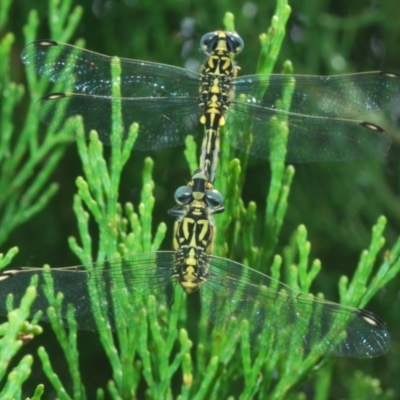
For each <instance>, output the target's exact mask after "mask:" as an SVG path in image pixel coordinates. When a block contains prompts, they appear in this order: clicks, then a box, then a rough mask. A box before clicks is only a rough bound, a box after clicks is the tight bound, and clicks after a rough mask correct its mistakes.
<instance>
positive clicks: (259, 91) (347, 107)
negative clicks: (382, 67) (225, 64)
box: [234, 71, 400, 119]
mask: <svg viewBox="0 0 400 400" xmlns="http://www.w3.org/2000/svg"><path fill="white" fill-rule="evenodd" d="M292 80H294V90H293V91H292V93H291V106H290V111H291V112H293V113H296V114H305V115H309V116H314V117H327V118H350V119H351V118H354V117H359V116H362V115H367V114H372V113H379V112H382V111H384V110H387V109H388V108H390V107H393V106H394V105H395V102H396V101H397V102H398V101H399V99H400V97H399V96H400V95H399V94H400V75H398V74H394V73H385V72H381V71H375V72H366V73H359V74H347V75H335V76H317V75H280V74H271V75H248V76H242V77H239V78H237V79H236V80H235V81H234V88H235V89H234V90H235V93H236V96H240V95H245V96H246V97H248V99H249V102H252V103H253V104H256V105H258V106H260V107H266V108H270V109H273V108H277V107H278V106H277V102H278V100H280V99H281V98H282V94H283V92H284V90H285V87H287V86H288V85H289V84H291V83H290V82H291V81H292ZM397 104H398V103H397Z"/></svg>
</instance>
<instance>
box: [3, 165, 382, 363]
mask: <svg viewBox="0 0 400 400" xmlns="http://www.w3.org/2000/svg"><path fill="white" fill-rule="evenodd" d="M175 200H176V203H177V204H176V205H175V207H174V208H172V209H171V210H170V214H171V215H172V216H174V217H176V218H177V220H176V222H175V227H174V240H173V243H174V245H173V247H174V251H157V252H151V253H141V254H134V255H130V256H126V257H122V258H119V259H115V260H108V261H104V262H99V263H95V264H92V265H89V266H86V267H89V268H86V267H85V266H73V267H64V268H56V269H47V270H43V269H40V268H20V269H10V270H5V271H4V272H2V273H1V274H0V314H3V315H6V314H7V308H6V306H5V303H6V299H7V296H8V295H10V294H12V295H13V296H14V302H16V303H15V304H17V302H18V301H19V300H20V299H21V297H22V296H23V294H24V293H25V290H26V288H27V287H28V285H29V282H30V280H31V278H32V276H33V275H38V276H39V284H38V296H37V298H36V300H35V302H34V303H33V306H32V310H31V313H32V316H33V315H34V314H35V313H36V312H37V311H43V314H42V315H41V319H42V320H44V321H48V320H49V317H48V316H47V314H46V309H47V308H48V306H49V302H48V300H47V294H46V288H47V287H48V286H49V282H50V283H51V285H53V287H54V292H56V293H57V292H62V293H63V294H64V301H63V307H62V310H61V314H62V315H61V317H62V321H63V324H64V325H65V326H67V327H68V326H69V324H70V322H69V319H68V315H67V309H68V307H67V304H70V305H71V306H72V310H73V313H74V316H75V319H76V322H77V324H78V328H79V329H83V330H96V329H101V324H98V323H96V319H98V318H103V319H106V320H108V321H109V322H110V325H111V326H112V327H113V328H115V327H119V326H122V327H130V326H135V325H137V324H139V323H140V322H141V321H142V320H143V316H142V313H141V312H140V311H141V310H143V307H146V304H148V299H149V296H150V295H152V296H154V298H155V300H156V304H157V305H158V306H160V307H170V306H171V304H172V302H173V299H174V295H175V294H176V293H175V292H176V291H178V290H180V288H181V289H183V290H184V292H186V293H187V294H188V295H189V294H190V293H192V292H194V291H199V292H200V298H201V305H202V313H204V315H205V316H206V317H207V318H208V319H209V320H210V321H211V322H212V323H213V324H214V325H215V326H216V327H217V328H220V329H222V330H224V331H225V332H227V333H228V334H232V335H234V336H235V337H238V336H239V335H240V333H241V330H242V328H243V326H245V324H243V321H244V320H246V321H248V325H246V326H247V327H248V328H246V329H248V333H249V335H248V336H249V340H250V344H251V345H252V346H253V347H255V348H258V347H260V346H265V345H266V344H265V343H272V345H273V347H274V348H277V347H278V346H282V348H285V349H286V348H287V344H288V343H291V345H293V343H295V344H296V348H297V349H298V351H303V352H304V353H305V354H309V353H312V354H316V355H329V356H344V357H359V358H366V357H376V356H379V355H382V354H384V353H385V352H387V351H388V349H389V346H390V336H389V333H388V331H387V329H386V327H385V325H384V323H383V322H382V321H381V320H380V319H379V318H378V317H377V316H375V315H374V314H372V313H370V312H368V311H365V310H360V309H356V308H351V307H346V306H343V305H340V304H337V303H333V302H329V301H325V300H322V299H319V298H316V297H313V296H311V295H309V294H304V293H300V292H298V291H295V290H293V289H291V288H290V287H288V286H286V285H285V284H283V283H281V282H279V281H277V280H274V279H272V278H271V277H269V276H267V275H264V274H262V273H260V272H258V271H256V270H254V269H251V268H249V267H246V266H244V265H242V264H240V263H237V262H234V261H231V260H229V259H226V258H220V257H216V256H213V255H212V254H211V253H212V247H213V243H214V238H215V225H214V222H213V217H214V215H215V214H218V213H221V212H223V211H224V207H223V197H222V195H221V194H220V193H219V192H218V191H217V190H215V189H214V188H213V186H212V185H211V183H210V182H209V181H208V177H207V172H206V171H204V170H201V169H199V170H197V171H195V173H194V174H193V176H192V179H191V181H190V182H189V183H188V185H187V186H182V187H180V188H178V189H177V191H176V192H175ZM179 286H180V288H179ZM234 321H235V322H236V323H233V322H234ZM110 325H108V324H104V326H107V327H108V326H110ZM232 337H233V336H232ZM266 340H267V342H266Z"/></svg>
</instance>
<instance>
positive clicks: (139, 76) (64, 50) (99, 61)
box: [21, 40, 199, 97]
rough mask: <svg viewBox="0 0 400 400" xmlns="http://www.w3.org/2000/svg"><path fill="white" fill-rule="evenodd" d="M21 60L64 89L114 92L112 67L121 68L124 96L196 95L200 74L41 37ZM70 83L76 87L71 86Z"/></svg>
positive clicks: (81, 92) (91, 92)
mask: <svg viewBox="0 0 400 400" xmlns="http://www.w3.org/2000/svg"><path fill="white" fill-rule="evenodd" d="M21 58H22V62H23V63H24V64H25V65H26V66H27V67H29V68H32V69H33V70H34V71H35V72H36V74H38V75H40V76H43V77H44V78H46V79H47V80H49V81H50V82H53V83H57V84H58V85H59V86H60V87H61V91H63V92H64V91H67V88H68V91H69V90H72V92H74V93H80V94H92V95H96V96H111V85H112V82H111V70H112V69H118V70H119V68H121V69H122V72H121V91H122V92H121V93H122V97H165V96H172V97H175V96H197V95H198V87H199V75H198V74H196V73H193V72H190V71H188V70H186V69H183V68H178V67H173V66H170V65H165V64H158V63H152V62H146V61H139V60H131V59H127V58H119V59H118V61H117V60H116V58H114V57H109V56H105V55H103V54H98V53H94V52H92V51H88V50H84V49H81V48H78V47H75V46H71V45H69V44H65V43H60V42H55V41H51V40H38V41H35V42H33V43H31V44H29V45H28V46H26V47H25V48H24V50H23V51H22V55H21ZM71 83H73V87H72V88H71Z"/></svg>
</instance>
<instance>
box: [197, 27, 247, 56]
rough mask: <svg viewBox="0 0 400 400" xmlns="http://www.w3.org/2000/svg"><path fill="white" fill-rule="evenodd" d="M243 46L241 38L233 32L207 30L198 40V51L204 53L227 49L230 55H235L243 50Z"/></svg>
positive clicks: (208, 53)
mask: <svg viewBox="0 0 400 400" xmlns="http://www.w3.org/2000/svg"><path fill="white" fill-rule="evenodd" d="M243 47H244V42H243V40H242V38H241V37H240V36H239V35H238V34H237V33H233V32H225V31H216V32H209V33H206V34H205V35H204V36H203V37H202V38H201V40H200V51H201V52H202V53H203V54H205V55H210V54H211V53H212V52H214V51H228V52H229V53H230V54H231V55H236V54H239V53H240V52H241V51H242V50H243Z"/></svg>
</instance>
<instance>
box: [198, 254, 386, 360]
mask: <svg viewBox="0 0 400 400" xmlns="http://www.w3.org/2000/svg"><path fill="white" fill-rule="evenodd" d="M201 290H202V307H203V312H205V313H206V315H207V316H208V317H209V319H210V320H211V322H213V323H214V324H215V325H216V326H217V327H219V328H222V329H227V330H230V329H234V332H232V334H234V333H236V334H238V333H240V332H241V329H242V325H241V322H242V321H243V320H247V321H248V325H249V332H248V333H249V337H250V342H251V345H252V346H254V347H261V346H265V345H267V344H268V343H272V344H273V347H277V346H284V348H285V349H288V348H289V346H290V349H292V350H293V351H304V352H305V353H307V354H308V353H312V354H317V355H322V354H325V355H334V356H346V357H376V356H378V355H381V354H383V353H385V352H386V351H387V350H388V348H389V346H390V338H389V334H388V332H387V330H386V328H385V326H384V324H383V323H382V322H381V321H380V320H379V319H378V318H377V317H376V316H374V315H373V314H371V313H368V312H366V311H363V310H358V309H355V308H350V307H345V306H342V305H340V304H336V303H332V302H327V301H323V300H320V299H317V298H314V297H312V296H310V295H306V294H302V293H300V292H296V291H294V290H292V289H290V288H289V287H288V286H286V285H284V284H282V283H280V282H278V281H275V280H273V279H272V278H270V277H268V276H267V275H264V274H261V273H259V272H257V271H255V270H252V269H251V268H247V267H245V266H243V265H241V264H239V263H235V262H233V261H230V260H227V259H223V258H218V257H211V258H210V276H209V277H208V280H207V282H206V283H205V284H204V285H203V286H202V289H201ZM232 317H234V318H235V319H236V320H237V323H236V325H232V324H231V321H232ZM232 326H233V328H232ZM229 333H231V332H229Z"/></svg>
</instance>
